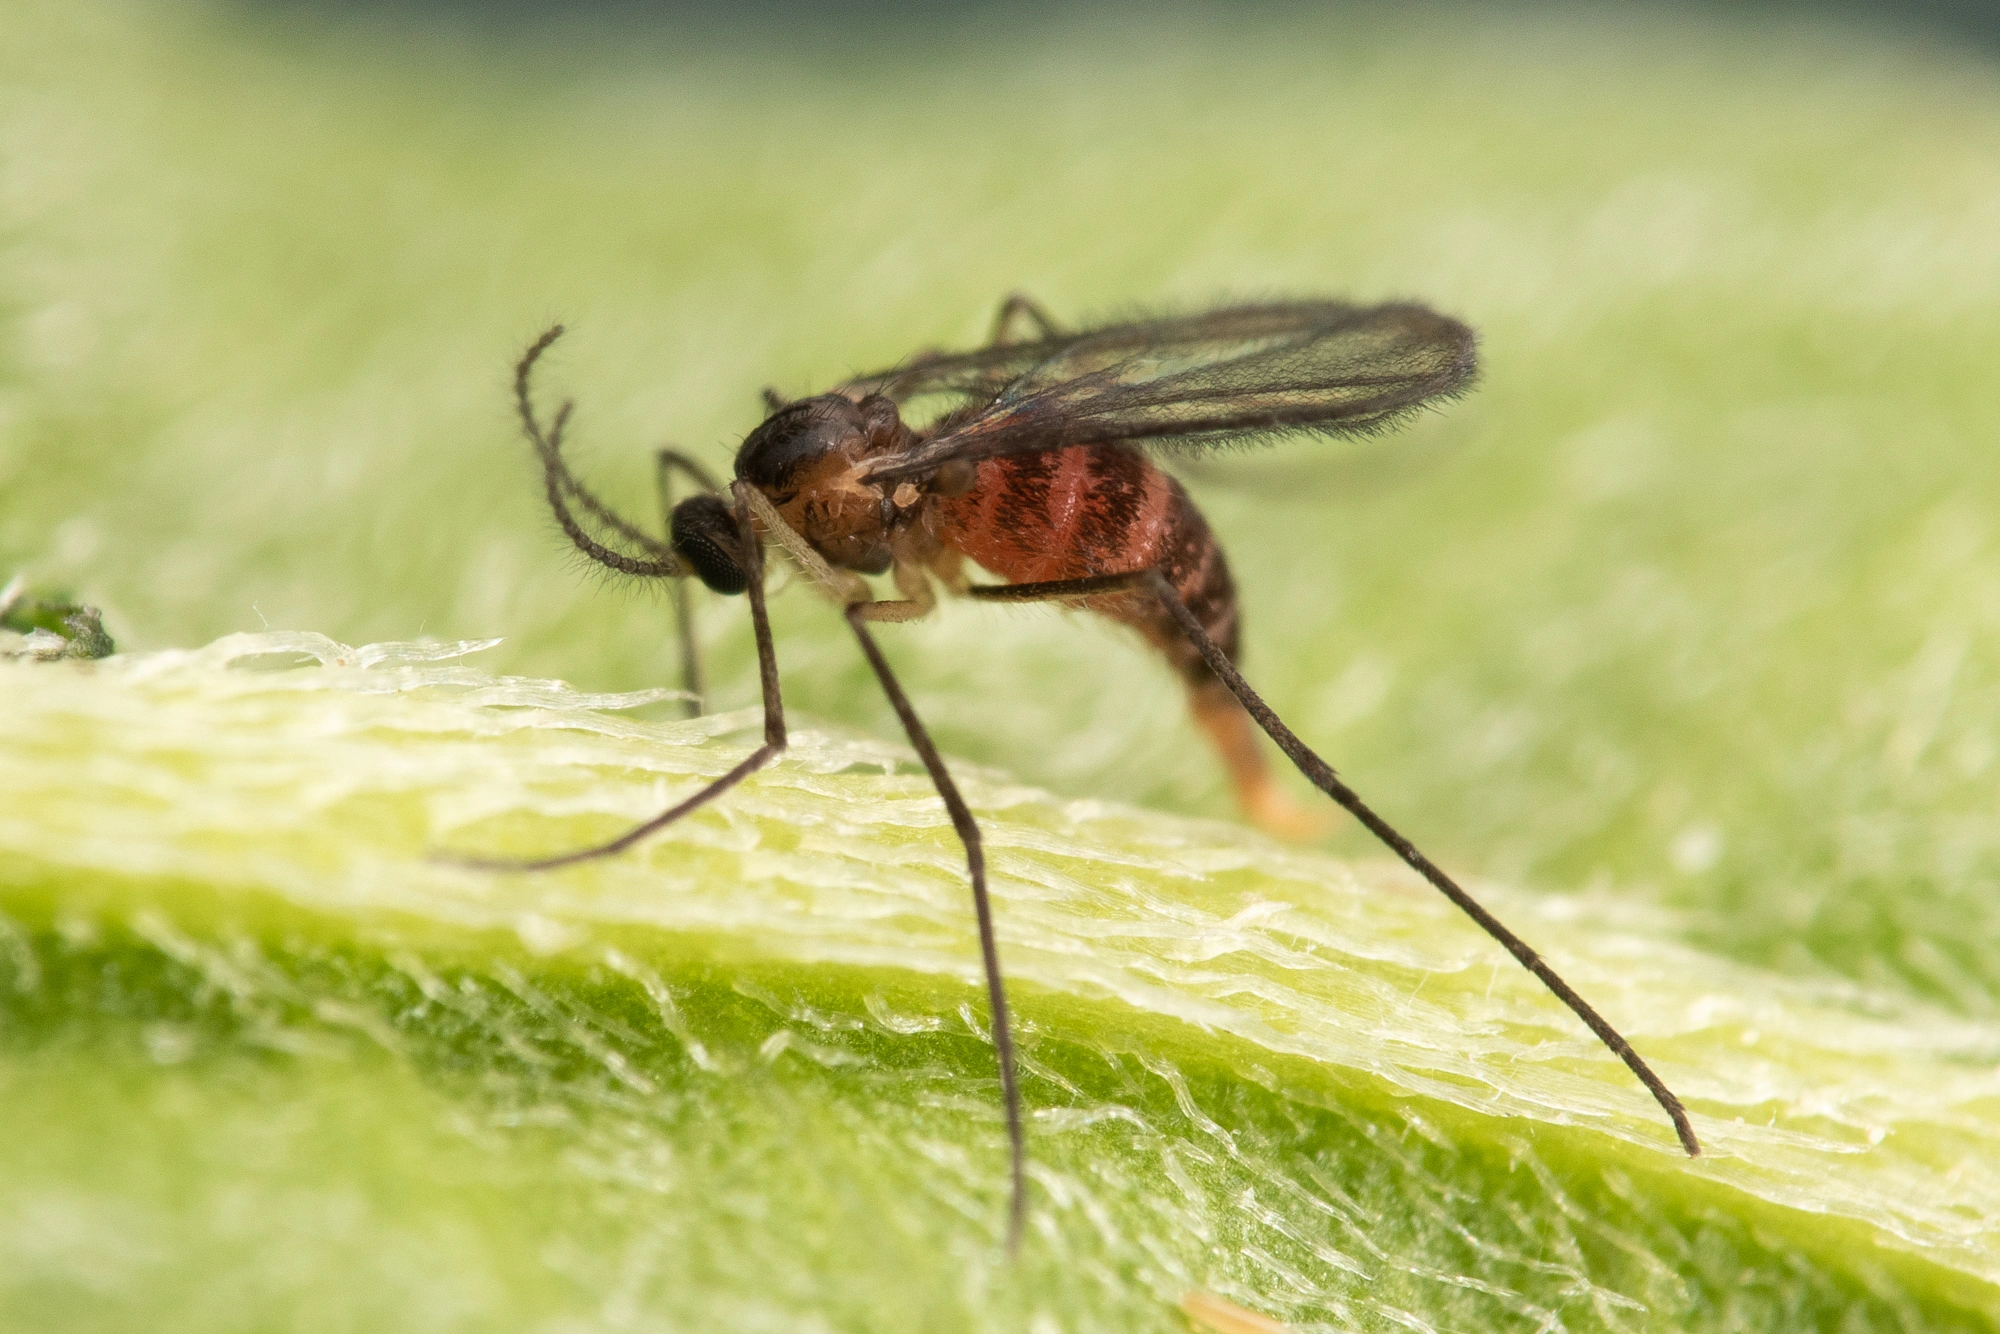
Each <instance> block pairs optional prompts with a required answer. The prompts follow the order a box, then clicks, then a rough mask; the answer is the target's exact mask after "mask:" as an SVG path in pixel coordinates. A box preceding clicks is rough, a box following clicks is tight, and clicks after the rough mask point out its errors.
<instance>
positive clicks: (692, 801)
mask: <svg viewBox="0 0 2000 1334" xmlns="http://www.w3.org/2000/svg"><path fill="white" fill-rule="evenodd" d="M743 485H744V484H743V483H738V484H737V490H736V526H737V529H738V531H739V532H740V533H741V534H742V536H743V557H744V568H745V569H747V570H749V571H750V588H749V593H750V625H751V628H752V629H753V630H754V631H755V632H756V636H757V669H758V674H759V677H760V679H761V683H762V685H763V694H764V744H763V745H761V746H759V747H757V749H756V750H754V751H752V752H751V753H750V754H749V756H748V757H747V758H745V759H744V761H743V762H742V763H741V764H739V765H737V766H736V767H735V768H734V769H731V770H730V771H729V772H728V773H726V774H724V775H723V776H722V777H720V778H718V779H716V780H715V781H714V782H712V783H710V784H709V785H708V786H707V787H705V788H703V789H702V790H701V791H699V792H697V793H695V794H694V795H693V796H691V797H689V798H688V799H687V800H685V801H682V802H679V803H677V804H675V805H673V806H670V807H668V808H667V809H666V810H664V811H662V812H660V814H658V815H656V816H654V817H653V818H652V819H650V820H648V821H646V822H645V823H644V824H642V825H638V826H636V827H635V828H633V829H630V830H627V831H626V832H625V833H623V834H620V835H619V836H618V837H617V838H614V839H612V840H611V841H610V842H609V843H600V844H598V845H597V846H595V847H589V848H579V849H577V850H576V851H575V852H565V853H562V854H560V855H558V856H554V857H539V858H535V859H533V860H530V861H515V860H512V859H508V858H487V857H455V858H453V859H452V860H454V861H457V862H459V863H460V864H462V865H468V866H479V867H485V868H488V869H492V870H507V871H546V870H548V869H550V868H551V867H556V866H568V865H570V864H571V863H573V862H584V861H590V860H592V859H593V858H597V857H609V856H611V855H612V854H613V853H617V852H623V851H624V850H625V849H627V848H629V847H631V846H632V845H633V844H634V843H637V842H639V841H640V840H641V839H643V838H647V837H649V836H651V835H653V834H657V833H658V832H659V831H660V830H662V829H665V828H666V827H667V826H668V825H670V824H672V823H673V822H674V821H676V820H678V819H680V818H681V817H682V816H683V815H686V814H687V813H688V812H690V811H692V810H695V809H697V808H699V807H701V806H705V805H707V804H708V803H709V802H711V801H713V800H715V799H716V798H717V797H719V796H721V795H722V794H723V793H725V792H727V791H728V790H729V789H730V788H732V787H735V786H736V785H737V784H738V783H740V782H742V781H743V780H744V779H746V778H748V777H749V776H750V775H751V774H753V773H755V772H757V770H759V769H761V768H763V767H764V766H765V765H766V764H769V763H770V762H771V760H772V759H773V758H774V757H776V756H777V754H778V753H779V752H780V751H782V750H783V749H784V748H785V741H786V738H785V704H784V700H783V699H782V697H780V695H779V693H778V654H777V650H776V649H775V648H774V647H773V645H772V642H771V618H770V616H769V615H768V614H767V613H766V611H765V608H764V551H763V545H762V544H761V543H760V542H758V540H757V534H756V532H755V530H754V529H752V528H751V526H750V507H749V506H748V505H747V504H746V503H745V502H744V500H743V493H742V489H741V488H742V487H743Z"/></svg>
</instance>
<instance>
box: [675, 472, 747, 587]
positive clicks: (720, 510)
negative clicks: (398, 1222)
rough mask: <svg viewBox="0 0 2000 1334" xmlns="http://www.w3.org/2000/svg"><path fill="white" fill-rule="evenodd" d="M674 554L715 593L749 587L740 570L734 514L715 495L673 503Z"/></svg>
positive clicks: (738, 534) (740, 540) (741, 540)
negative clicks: (690, 566)
mask: <svg viewBox="0 0 2000 1334" xmlns="http://www.w3.org/2000/svg"><path fill="white" fill-rule="evenodd" d="M672 529H673V532H672V537H673V544H674V554H675V555H677V556H679V557H680V558H681V559H682V560H684V561H686V562H687V563H688V564H689V565H692V566H693V567H694V572H695V574H696V576H698V577H699V578H700V579H701V581H702V582H703V583H704V584H707V585H708V586H709V587H710V588H712V589H714V590H715V591H716V592H718V593H741V592H742V591H743V590H744V589H746V588H748V587H749V586H750V576H749V575H748V574H747V573H746V572H745V571H744V569H743V555H742V544H743V537H742V534H741V533H740V532H738V530H737V527H736V516H735V515H734V514H732V513H730V512H729V506H727V505H725V504H723V503H722V500H721V498H720V497H719V496H689V497H688V498H687V499H686V500H683V501H682V502H681V503H680V504H678V505H676V506H674V518H673V524H672Z"/></svg>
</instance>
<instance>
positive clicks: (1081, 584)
mask: <svg viewBox="0 0 2000 1334" xmlns="http://www.w3.org/2000/svg"><path fill="white" fill-rule="evenodd" d="M1148 573H1149V571H1146V570H1139V571H1137V572H1135V573H1132V574H1099V575H1093V576H1092V577H1090V578H1088V579H1052V580H1050V581H1049V582H1048V583H1045V584H973V585H972V586H970V587H969V588H967V589H966V590H965V595H966V596H967V597H971V598H978V599H979V600H980V601H982V602H1061V601H1064V600H1066V599H1069V598H1087V597H1094V596H1096V595H1097V594H1099V593H1116V592H1118V591H1119V590H1120V589H1125V588H1137V587H1139V586H1140V585H1141V584H1143V583H1145V581H1146V575H1147V574H1148Z"/></svg>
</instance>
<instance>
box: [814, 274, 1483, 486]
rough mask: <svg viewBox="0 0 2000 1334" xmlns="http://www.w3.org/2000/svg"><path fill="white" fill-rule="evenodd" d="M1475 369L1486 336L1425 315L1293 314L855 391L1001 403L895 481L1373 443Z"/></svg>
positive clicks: (891, 466) (892, 469)
mask: <svg viewBox="0 0 2000 1334" xmlns="http://www.w3.org/2000/svg"><path fill="white" fill-rule="evenodd" d="M1473 369H1474V345H1473V336H1472V331H1471V330H1470V329H1468V328H1466V327H1465V326H1464V325H1463V324H1460V323H1459V322H1458V321H1456V320H1453V319H1449V318H1447V317H1445V316H1443V315H1439V314H1437V313H1436V312H1435V311H1432V310H1429V309H1428V308H1426V307H1423V306H1417V305H1400V304H1399V305H1383V306H1351V305H1346V304H1344V303H1339V302H1293V303H1285V304H1276V305H1254V306H1233V307H1225V308H1223V309H1220V310H1213V311H1208V312H1206V313H1204V314H1200V315H1191V316H1186V317H1183V318H1178V319H1169V320H1158V321H1149V322H1138V323H1132V324H1120V325H1111V326H1108V327H1106V328H1102V329H1094V330H1086V331H1084V332H1081V333H1078V334H1075V335H1066V336H1063V337H1060V338H1054V339H1045V340H1042V341H1040V342H1036V343H1022V344H1013V345H1008V346H1003V347H997V348H986V349H982V350H980V351H978V352H970V353H965V354H963V355H960V356H952V357H941V358H937V359H935V360H932V361H926V362H920V363H917V364H914V365H912V366H909V367H906V368H903V369H902V370H899V371H891V372H885V373H883V374H882V375H879V376H871V377H865V378H864V379H861V380H857V381H855V382H853V386H852V387H853V388H860V389H862V390H863V391H864V392H877V393H888V394H890V395H891V396H892V397H899V398H909V397H917V396H921V395H923V394H927V393H959V394H963V395H966V396H967V397H968V398H969V399H971V400H972V401H973V402H974V403H977V402H979V401H980V400H981V399H984V400H986V402H985V403H984V406H982V407H979V408H977V409H976V410H973V411H972V412H970V413H969V415H963V416H960V417H958V419H957V420H950V419H948V425H946V427H945V428H944V430H943V431H942V432H941V433H940V434H939V435H937V436H936V437H935V438H933V439H931V440H929V441H927V442H925V443H924V444H923V445H921V446H919V447H918V448H916V449H915V450H912V451H910V452H909V453H906V454H902V455H899V456H895V457H889V458H883V459H881V460H879V461H877V462H876V463H875V464H874V465H873V466H872V467H871V468H870V469H869V472H870V475H872V476H875V477H881V478H895V477H908V476H915V475H919V474H923V473H928V472H931V471H933V470H935V469H936V468H937V467H939V466H940V465H941V464H944V463H948V462H951V461H953V460H957V459H965V460H978V459H988V458H995V457H999V456H1001V455H1005V454H1024V453H1037V452H1040V451H1043V450H1050V449H1065V448H1068V447H1070V446H1072V445H1091V444H1104V443H1108V442H1111V441H1118V440H1130V441H1139V442H1151V443H1157V444H1166V445H1171V446H1173V447H1176V448H1208V447H1211V446H1214V445H1217V444H1222V443H1225V442H1229V441H1240V440H1245V439H1250V438H1254V437H1256V436H1260V435H1279V434H1285V433H1288V432H1307V433H1313V434H1323V435H1339V434H1348V433H1354V432H1365V431H1370V430H1375V429H1379V428H1380V427H1382V426H1384V425H1385V424H1387V423H1388V422H1389V421H1391V420H1393V419H1394V418H1396V417H1398V416H1400V415H1402V414H1404V413H1406V412H1409V411H1411V410H1412V409H1414V408H1416V407H1418V406H1419V405H1421V404H1423V403H1425V402H1428V401H1430V400H1432V399H1437V398H1444V397H1449V396H1451V395H1453V394H1455V393H1458V392H1460V391H1462V390H1463V389H1464V388H1465V386H1466V385H1467V383H1468V382H1469V381H1470V380H1471V378H1472V375H1473ZM850 391H851V390H850Z"/></svg>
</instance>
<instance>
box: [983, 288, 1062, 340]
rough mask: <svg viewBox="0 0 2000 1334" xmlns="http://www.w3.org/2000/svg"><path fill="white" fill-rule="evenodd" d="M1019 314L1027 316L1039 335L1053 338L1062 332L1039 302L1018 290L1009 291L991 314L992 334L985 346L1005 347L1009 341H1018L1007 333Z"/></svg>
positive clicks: (1010, 330)
mask: <svg viewBox="0 0 2000 1334" xmlns="http://www.w3.org/2000/svg"><path fill="white" fill-rule="evenodd" d="M1021 316H1026V317H1027V319H1028V321H1029V322H1030V323H1031V324H1033V325H1034V326H1035V332H1036V333H1037V334H1038V335H1039V336H1040V337H1043V338H1054V337H1056V336H1057V335H1058V334H1060V333H1061V332H1062V330H1061V329H1060V328H1059V327H1058V326H1057V325H1056V322H1055V321H1054V320H1052V319H1050V318H1049V313H1048V312H1047V311H1045V310H1043V309H1042V307H1041V303H1040V302H1038V301H1036V300H1035V299H1034V298H1033V297H1030V296H1024V295H1022V294H1021V293H1019V292H1009V293H1008V294H1007V299H1006V300H1005V301H1002V302H1001V303H1000V309H999V310H998V311H997V312H995V314H994V316H993V336H992V337H991V338H988V339H987V340H986V344H987V346H988V347H1005V346H1006V345H1007V344H1009V343H1015V342H1019V341H1020V340H1019V339H1017V338H1012V337H1010V336H1009V335H1010V333H1011V332H1012V330H1013V327H1014V322H1015V321H1016V320H1017V319H1018V318H1020V317H1021Z"/></svg>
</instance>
